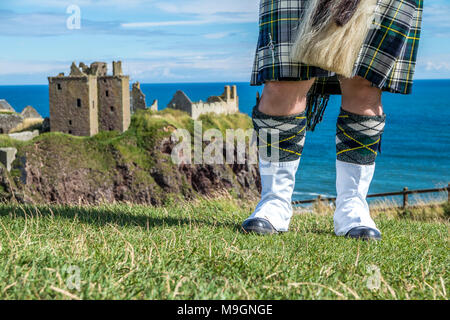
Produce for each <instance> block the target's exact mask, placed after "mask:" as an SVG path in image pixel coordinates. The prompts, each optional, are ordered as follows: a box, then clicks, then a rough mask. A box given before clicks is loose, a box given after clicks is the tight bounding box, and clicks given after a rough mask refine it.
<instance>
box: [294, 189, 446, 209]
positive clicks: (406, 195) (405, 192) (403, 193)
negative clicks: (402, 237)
mask: <svg viewBox="0 0 450 320" xmlns="http://www.w3.org/2000/svg"><path fill="white" fill-rule="evenodd" d="M437 192H447V201H448V202H450V183H449V184H448V185H447V187H444V188H436V189H422V190H409V189H408V188H406V187H405V188H403V191H399V192H386V193H377V194H370V195H368V196H367V198H381V197H390V196H403V206H402V208H407V207H408V198H409V195H410V194H424V193H437ZM322 201H325V202H329V201H332V202H336V198H328V197H326V198H324V197H322V196H318V197H317V198H316V199H311V200H301V201H293V202H292V204H293V205H299V204H310V203H316V202H318V203H320V202H322Z"/></svg>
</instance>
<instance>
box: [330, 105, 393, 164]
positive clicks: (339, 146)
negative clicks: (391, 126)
mask: <svg viewBox="0 0 450 320" xmlns="http://www.w3.org/2000/svg"><path fill="white" fill-rule="evenodd" d="M385 124H386V115H382V116H360V115H357V114H354V113H350V112H347V111H345V110H343V109H341V113H340V115H339V117H338V121H337V125H336V126H337V129H336V155H337V159H338V160H339V161H343V162H348V163H354V164H358V165H372V164H374V163H375V160H376V158H377V155H378V151H379V149H380V146H381V136H382V134H383V131H384V127H385Z"/></svg>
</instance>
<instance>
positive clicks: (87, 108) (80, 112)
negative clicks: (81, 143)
mask: <svg viewBox="0 0 450 320" xmlns="http://www.w3.org/2000/svg"><path fill="white" fill-rule="evenodd" d="M97 99H98V98H97V78H96V77H95V76H80V77H73V76H72V77H51V78H49V100H50V130H51V131H53V132H55V131H57V132H64V133H68V134H72V135H76V136H92V135H95V134H97V133H98V105H97V104H98V103H97V101H98V100H97Z"/></svg>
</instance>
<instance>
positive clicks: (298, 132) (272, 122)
mask: <svg viewBox="0 0 450 320" xmlns="http://www.w3.org/2000/svg"><path fill="white" fill-rule="evenodd" d="M252 119H253V127H254V130H255V132H256V135H257V137H258V150H259V156H260V157H261V158H262V159H264V160H266V161H269V162H289V161H295V160H298V159H300V157H301V156H302V153H303V147H304V145H305V141H306V112H302V113H300V114H297V115H292V116H269V115H266V114H264V113H262V112H260V111H259V110H258V106H255V107H254V108H253V114H252ZM275 149H276V150H275ZM274 151H275V152H276V153H274Z"/></svg>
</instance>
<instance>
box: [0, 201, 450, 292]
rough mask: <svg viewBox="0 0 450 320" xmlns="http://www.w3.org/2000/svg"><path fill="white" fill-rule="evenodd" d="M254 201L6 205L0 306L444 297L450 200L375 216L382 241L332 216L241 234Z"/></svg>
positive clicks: (0, 220) (0, 223) (0, 233)
mask: <svg viewBox="0 0 450 320" xmlns="http://www.w3.org/2000/svg"><path fill="white" fill-rule="evenodd" d="M252 205H253V204H251V203H240V202H237V201H235V200H232V199H227V198H224V199H222V200H209V201H207V200H204V201H198V202H195V203H188V204H186V203H184V204H172V205H170V206H167V207H161V208H148V207H143V206H128V205H105V206H99V207H81V206H80V207H63V206H38V207H34V206H17V205H10V204H3V205H0V299H447V292H448V291H449V287H448V280H449V274H448V267H449V256H448V231H449V229H448V228H449V224H448V218H449V206H448V205H440V206H434V207H432V208H431V209H430V208H428V209H417V210H410V211H408V212H407V213H402V212H399V211H395V210H390V211H389V212H384V211H382V212H377V213H376V214H375V215H376V221H377V224H378V226H379V227H380V229H381V230H382V232H383V236H384V238H383V241H381V242H379V243H375V242H369V243H368V242H362V241H356V240H349V239H345V238H338V237H336V236H334V234H333V221H332V216H331V215H330V214H329V213H302V214H297V215H296V216H295V217H294V219H293V222H292V228H291V231H290V232H289V233H287V234H282V235H275V236H268V237H261V236H257V235H244V234H242V233H241V232H240V223H241V222H242V220H243V219H244V218H246V217H247V215H248V214H249V212H250V210H251V206H252ZM77 272H79V279H80V282H79V290H78V288H76V287H77Z"/></svg>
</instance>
